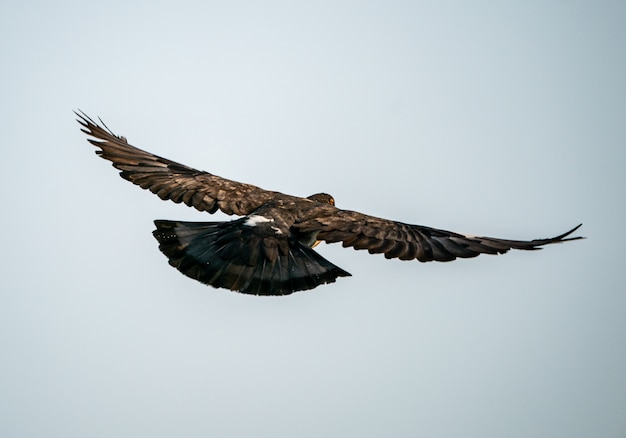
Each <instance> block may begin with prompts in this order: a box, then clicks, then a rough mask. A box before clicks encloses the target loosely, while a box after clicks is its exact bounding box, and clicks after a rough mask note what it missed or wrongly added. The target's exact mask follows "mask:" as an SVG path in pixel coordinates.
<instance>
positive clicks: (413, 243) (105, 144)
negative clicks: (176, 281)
mask: <svg viewBox="0 0 626 438" xmlns="http://www.w3.org/2000/svg"><path fill="white" fill-rule="evenodd" d="M75 114H76V115H77V116H78V119H77V121H78V122H79V123H80V125H81V126H82V128H81V130H82V131H83V132H84V133H86V134H87V135H89V136H90V138H89V139H88V141H89V142H90V143H92V144H93V145H94V146H96V147H97V148H99V149H98V150H96V153H97V154H98V155H99V156H101V157H102V158H104V159H106V160H109V161H111V162H112V164H113V167H115V168H116V169H118V170H120V175H121V177H122V178H124V179H126V180H128V181H130V182H132V183H133V184H136V185H138V186H140V187H141V188H143V189H148V190H150V191H151V192H152V193H154V194H156V195H158V196H159V197H160V198H161V199H163V200H171V201H174V202H176V203H181V202H182V203H185V204H186V205H188V206H190V207H194V208H196V209H197V210H200V211H205V212H208V213H210V214H212V213H215V212H216V211H217V210H221V211H222V212H224V213H226V214H228V215H236V216H242V217H241V218H239V219H236V220H232V221H223V222H183V221H170V220H155V221H154V224H155V225H156V230H154V231H153V235H154V237H155V238H156V240H157V241H158V242H159V249H160V250H161V252H163V254H165V256H166V257H167V258H168V260H169V264H170V265H172V266H173V267H175V268H176V269H178V270H179V271H180V272H182V273H183V274H184V275H186V276H187V277H190V278H193V279H194V280H198V281H200V282H202V283H205V284H208V285H211V286H213V287H216V288H225V289H230V290H233V291H239V292H243V293H246V294H254V295H287V294H291V293H293V292H296V291H301V290H308V289H313V288H315V287H317V286H319V285H321V284H325V283H332V282H334V281H335V280H336V279H337V278H338V277H348V276H350V275H351V274H349V273H348V272H346V271H344V270H343V269H341V268H340V267H338V266H336V265H334V264H333V263H331V262H329V261H328V260H326V259H325V258H323V257H322V256H321V255H319V254H318V253H317V252H316V251H315V250H313V247H315V246H316V245H317V244H318V243H319V242H321V241H324V242H326V243H334V242H342V245H343V246H344V247H350V246H351V247H353V248H354V249H366V250H367V251H368V252H369V253H370V254H384V256H385V257H386V258H388V259H393V258H398V259H400V260H419V261H420V262H428V261H439V262H447V261H451V260H455V259H456V258H470V257H476V256H477V255H479V254H503V253H505V252H507V251H508V250H510V249H521V250H536V249H541V248H540V247H542V246H544V245H548V244H552V243H560V242H566V241H570V240H577V239H582V238H583V237H568V236H570V235H571V234H572V233H573V232H574V231H576V230H577V229H578V228H579V227H580V226H581V225H582V224H581V225H578V226H576V227H574V228H572V229H571V230H569V231H567V232H565V233H563V234H560V235H558V236H556V237H550V238H546V239H535V240H530V241H524V240H508V239H496V238H493V237H477V236H473V235H468V234H459V233H455V232H452V231H446V230H440V229H436V228H430V227H425V226H422V225H411V224H406V223H402V222H397V221H392V220H388V219H381V218H377V217H374V216H369V215H367V214H363V213H359V212H356V211H349V210H342V209H339V208H337V207H336V206H335V200H334V199H333V197H332V196H331V195H328V194H326V193H316V194H314V195H311V196H308V197H306V198H301V197H298V196H291V195H286V194H283V193H279V192H274V191H269V190H264V189H262V188H259V187H256V186H253V185H250V184H245V183H240V182H237V181H232V180H229V179H226V178H222V177H219V176H217V175H214V174H211V173H209V172H204V171H200V170H196V169H193V168H191V167H187V166H185V165H182V164H179V163H176V162H174V161H170V160H168V159H166V158H162V157H159V156H157V155H154V154H151V153H149V152H146V151H144V150H141V149H138V148H136V147H134V146H131V145H130V144H129V143H128V141H127V140H126V138H125V137H121V136H117V135H115V134H113V132H112V131H111V130H110V129H109V128H108V127H107V126H106V125H105V124H104V123H103V122H102V120H100V125H99V124H98V123H96V122H94V121H93V120H92V119H91V118H90V117H89V116H87V115H86V114H85V113H83V112H76V113H75Z"/></svg>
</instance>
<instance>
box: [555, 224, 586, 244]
mask: <svg viewBox="0 0 626 438" xmlns="http://www.w3.org/2000/svg"><path fill="white" fill-rule="evenodd" d="M582 225H583V224H582V223H580V224H578V225H576V226H575V227H574V228H572V229H571V230H569V231H566V232H565V233H563V234H561V235H559V236H556V237H555V238H554V239H555V240H556V241H560V242H567V241H570V240H581V239H586V237H584V236H575V237H567V236H569V235H570V234H572V233H573V232H574V231H576V230H578V229H579V228H580V227H582ZM566 237H567V238H566Z"/></svg>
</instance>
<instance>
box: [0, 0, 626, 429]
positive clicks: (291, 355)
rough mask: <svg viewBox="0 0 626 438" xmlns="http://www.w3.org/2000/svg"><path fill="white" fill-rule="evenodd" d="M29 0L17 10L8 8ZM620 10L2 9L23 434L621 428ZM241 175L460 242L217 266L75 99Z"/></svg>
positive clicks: (2, 107)
mask: <svg viewBox="0 0 626 438" xmlns="http://www.w3.org/2000/svg"><path fill="white" fill-rule="evenodd" d="M5 3H6V2H5ZM625 22H626V4H625V3H624V2H620V1H616V2H611V1H572V2H559V1H518V2H491V1H478V2H455V1H424V2H422V1H415V2H399V1H368V2H365V1H337V0H334V1H316V2H295V1H289V2H288V1H282V2H281V1H256V2H253V1H248V2H245V1H230V2H224V1H220V2H218V1H198V2H188V1H177V2H149V1H144V2H138V1H128V0H124V1H123V2H122V1H109V2H97V3H96V2H84V1H81V2H79V1H75V2H63V1H61V2H43V1H42V2H36V1H23V2H13V3H12V4H9V3H6V4H4V5H3V6H2V10H1V13H0V56H1V58H0V59H1V62H2V69H0V79H1V80H0V102H1V104H0V128H1V131H2V138H3V140H2V143H1V147H2V160H0V166H1V168H2V172H1V174H0V178H2V180H1V183H2V187H3V192H4V193H3V208H2V214H1V215H0V227H1V229H2V230H3V236H2V243H3V245H2V248H3V251H2V255H0V258H1V264H0V351H1V353H0V435H1V436H2V437H43V436H45V437H64V438H67V437H113V436H115V437H141V436H151V437H172V436H184V437H209V436H210V437H251V436H254V437H272V438H280V437H409V436H425V437H459V436H463V437H504V436H506V437H533V436H535V437H538V436H544V437H569V438H571V437H581V438H582V437H590V436H597V437H624V436H626V371H625V370H626V342H625V341H624V335H625V334H626V317H625V315H626V272H625V271H626V270H625V269H624V258H623V255H622V252H621V250H622V248H623V247H624V244H625V243H626V242H625V238H624V233H623V230H622V229H623V227H624V224H625V223H626V207H625V201H624V200H625V199H626V120H625V119H624V115H625V114H626V80H625V78H626V50H625V49H624V48H625V47H626V28H625V27H624V23H625ZM75 109H81V110H84V111H85V112H86V113H87V114H89V115H91V116H94V117H95V116H100V117H102V119H103V120H104V121H105V122H106V123H107V125H108V126H109V127H110V128H111V129H112V130H113V131H114V132H116V133H117V134H120V135H124V136H126V137H127V138H128V139H129V141H130V142H131V143H132V144H134V145H136V146H138V147H140V148H143V149H147V150H149V151H151V152H154V153H157V154H159V155H162V156H165V157H168V158H170V159H173V160H176V161H179V162H181V163H184V164H187V165H190V166H193V167H196V168H199V169H202V170H207V171H210V172H213V173H216V174H218V175H221V176H225V177H228V178H231V179H235V180H239V181H244V182H248V183H252V184H255V185H258V186H261V187H264V188H267V189H273V190H279V191H283V192H287V193H290V194H294V195H300V196H308V195H310V194H312V193H316V192H320V191H324V192H328V193H331V194H332V195H334V197H335V199H336V201H337V205H338V206H339V207H343V208H348V209H352V210H358V211H362V212H366V213H369V214H373V215H376V216H381V217H386V218H390V219H396V220H400V221H404V222H409V223H416V224H422V225H428V226H432V227H438V228H444V229H449V230H453V231H457V232H462V233H472V234H478V235H489V236H494V237H503V238H512V239H533V238H542V237H549V236H552V235H556V234H559V233H561V232H564V231H566V230H568V229H569V228H571V227H573V226H575V225H577V224H578V223H581V222H583V223H584V225H583V227H582V228H581V229H580V230H579V235H584V236H587V239H586V240H584V241H577V242H572V243H568V244H563V245H554V246H550V247H547V248H545V249H544V250H542V251H538V252H512V253H509V254H506V255H504V256H497V257H496V256H481V257H478V258H476V259H472V260H460V261H456V262H453V263H440V264H435V263H428V264H420V263H418V262H402V261H398V260H392V261H390V260H386V259H385V258H384V257H382V256H372V255H369V254H367V252H363V251H358V252H357V251H354V250H352V249H344V248H341V246H340V245H337V244H335V245H320V246H319V247H318V248H317V249H318V250H319V252H320V253H321V254H322V255H323V256H324V257H326V258H328V259H329V260H330V261H332V262H333V263H335V264H337V265H338V266H340V267H342V268H343V269H346V270H347V271H349V272H351V273H352V275H353V277H350V278H340V279H339V280H338V281H337V282H336V283H334V284H331V285H325V286H322V287H319V288H317V289H315V290H313V291H307V292H300V293H296V294H293V295H291V296H287V297H270V298H267V297H255V296H247V295H242V294H237V293H233V292H229V291H225V290H218V289H213V288H211V287H208V286H204V285H202V284H200V283H197V282H194V281H192V280H190V279H188V278H186V277H184V276H183V275H181V274H180V273H179V272H178V271H176V270H175V269H173V268H171V267H170V266H169V265H168V264H167V260H166V258H165V257H164V256H163V255H162V254H161V253H160V252H159V251H158V249H157V242H156V241H155V240H154V238H153V237H152V235H151V232H152V230H153V224H152V221H153V220H154V219H178V220H191V221H194V220H197V221H202V220H229V219H231V218H229V217H227V216H225V215H221V214H216V215H214V216H212V217H211V216H208V215H207V214H206V213H204V214H203V213H199V212H197V211H194V210H192V209H190V208H187V207H185V206H184V205H176V204H174V203H171V202H163V201H161V200H160V199H158V197H156V196H154V195H152V194H150V193H149V192H146V191H143V190H140V189H139V188H138V187H136V186H133V185H132V184H129V183H128V182H126V181H124V180H123V179H121V178H120V177H119V176H118V175H117V172H116V171H115V169H113V168H112V167H111V166H110V163H108V162H106V161H104V160H101V159H99V158H98V157H97V156H96V155H95V154H94V148H93V147H92V146H91V145H90V144H88V143H87V142H86V141H85V136H84V135H83V134H82V133H81V132H80V131H79V127H78V124H77V123H76V122H75V120H74V119H75V117H74V115H73V114H72V110H75Z"/></svg>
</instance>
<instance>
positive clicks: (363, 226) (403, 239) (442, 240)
mask: <svg viewBox="0 0 626 438" xmlns="http://www.w3.org/2000/svg"><path fill="white" fill-rule="evenodd" d="M323 210H324V211H325V212H328V213H331V214H324V213H323V212H320V213H321V214H318V215H315V214H312V215H310V216H309V217H308V218H307V219H306V220H304V221H302V222H300V223H298V224H296V227H297V228H298V229H299V230H300V231H301V232H315V231H318V234H317V239H318V240H323V241H325V242H327V243H333V242H342V244H343V246H344V247H349V246H351V247H353V248H354V249H367V250H368V252H369V253H370V254H380V253H382V254H384V255H385V257H386V258H388V259H392V258H399V259H401V260H413V259H417V260H419V261H420V262H429V261H439V262H447V261H451V260H454V259H456V258H457V257H460V258H470V257H476V256H478V255H479V254H504V253H505V252H507V251H508V250H510V249H523V250H536V249H541V248H540V247H541V246H543V245H548V244H552V243H560V242H566V241H569V240H577V239H583V237H567V236H569V235H570V234H572V233H573V232H574V231H576V230H577V229H578V228H579V227H580V226H581V225H582V224H580V225H578V226H577V227H574V228H572V229H571V230H569V231H567V232H566V233H563V234H560V235H558V236H555V237H549V238H546V239H535V240H528V241H526V240H508V239H497V238H493V237H478V236H472V235H466V234H459V233H454V232H452V231H446V230H439V229H436V228H430V227H425V226H422V225H411V224H405V223H402V222H395V221H391V220H387V219H381V218H377V217H373V216H368V215H365V214H362V213H359V212H356V211H349V210H340V209H333V210H334V211H329V210H330V209H328V208H327V207H323Z"/></svg>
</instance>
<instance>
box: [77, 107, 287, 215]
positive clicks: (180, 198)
mask: <svg viewBox="0 0 626 438" xmlns="http://www.w3.org/2000/svg"><path fill="white" fill-rule="evenodd" d="M75 114H76V115H77V116H78V117H79V118H78V119H77V121H78V123H80V124H81V125H82V126H83V129H81V130H82V131H83V132H84V133H86V134H88V135H90V136H91V137H93V138H89V142H90V143H91V144H93V145H94V146H96V147H98V148H100V150H98V151H96V153H97V154H98V155H100V156H101V157H102V158H104V159H106V160H109V161H111V162H112V163H113V167H115V168H116V169H119V170H121V172H120V176H121V177H122V178H124V179H126V180H128V181H130V182H132V183H133V184H137V185H138V186H140V187H141V188H142V189H148V190H150V191H151V192H152V193H154V194H156V195H158V196H159V197H160V198H161V199H164V200H165V199H169V200H172V201H174V202H176V203H180V202H184V203H185V204H187V205H188V206H190V207H194V208H196V209H198V210H200V211H207V212H209V213H215V212H216V211H217V210H218V209H219V210H221V211H223V212H224V213H226V214H236V215H240V216H244V215H247V214H250V213H251V212H252V211H254V210H256V209H257V208H258V207H260V206H261V205H263V204H264V203H266V202H268V201H269V200H271V199H274V198H276V196H286V195H282V194H280V193H278V192H271V191H268V190H263V189H261V188H259V187H256V186H253V185H251V184H244V183H240V182H237V181H232V180H229V179H226V178H222V177H219V176H217V175H213V174H211V173H209V172H204V171H200V170H196V169H193V168H191V167H187V166H185V165H182V164H179V163H176V162H174V161H171V160H168V159H166V158H162V157H159V156H158V155H154V154H151V153H149V152H146V151H143V150H141V149H139V148H136V147H134V146H131V145H130V144H128V141H126V138H124V137H119V136H117V135H115V134H113V132H111V130H109V128H107V126H106V125H105V124H104V123H102V125H103V126H99V125H98V124H97V123H96V122H94V121H93V120H92V119H91V118H89V116H87V115H86V114H85V113H82V112H81V113H75Z"/></svg>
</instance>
